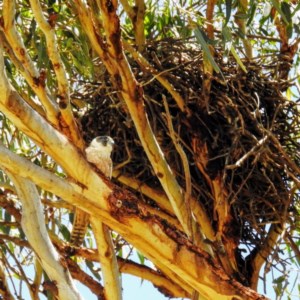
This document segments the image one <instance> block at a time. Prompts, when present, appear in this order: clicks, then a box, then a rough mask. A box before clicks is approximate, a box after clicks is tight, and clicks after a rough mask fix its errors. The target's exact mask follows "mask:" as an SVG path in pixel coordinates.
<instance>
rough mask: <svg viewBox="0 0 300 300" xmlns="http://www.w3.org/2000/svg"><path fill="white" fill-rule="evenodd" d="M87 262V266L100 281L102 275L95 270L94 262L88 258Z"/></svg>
mask: <svg viewBox="0 0 300 300" xmlns="http://www.w3.org/2000/svg"><path fill="white" fill-rule="evenodd" d="M85 263H86V266H87V267H88V268H89V270H90V271H91V272H92V274H93V275H94V276H95V277H96V278H97V279H98V280H99V281H100V280H101V276H100V274H99V272H98V271H96V270H95V268H94V263H93V262H92V261H89V260H86V261H85Z"/></svg>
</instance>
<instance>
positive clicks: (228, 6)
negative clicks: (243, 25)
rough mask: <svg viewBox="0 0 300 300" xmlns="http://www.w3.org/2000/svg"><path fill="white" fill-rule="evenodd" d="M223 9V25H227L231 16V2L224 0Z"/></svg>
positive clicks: (230, 0)
mask: <svg viewBox="0 0 300 300" xmlns="http://www.w3.org/2000/svg"><path fill="white" fill-rule="evenodd" d="M225 8H226V18H225V25H227V23H228V22H229V19H230V16H231V9H232V0H225Z"/></svg>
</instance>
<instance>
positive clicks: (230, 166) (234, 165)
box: [225, 134, 269, 170]
mask: <svg viewBox="0 0 300 300" xmlns="http://www.w3.org/2000/svg"><path fill="white" fill-rule="evenodd" d="M268 138H269V135H268V134H267V135H266V136H265V137H263V138H262V139H261V140H259V141H258V142H257V144H256V145H255V146H254V147H253V148H252V149H251V150H250V151H249V152H247V153H246V154H245V155H244V156H242V157H241V158H240V159H239V160H238V161H237V162H236V163H235V164H232V165H227V166H226V167H225V168H226V169H228V170H233V169H236V168H239V167H240V166H241V165H242V164H243V162H244V161H245V160H246V159H247V158H248V157H249V156H251V155H252V154H254V153H255V151H256V150H257V149H258V148H259V147H261V146H262V145H263V144H265V142H266V141H267V139H268Z"/></svg>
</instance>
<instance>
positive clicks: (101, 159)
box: [70, 136, 114, 246]
mask: <svg viewBox="0 0 300 300" xmlns="http://www.w3.org/2000/svg"><path fill="white" fill-rule="evenodd" d="M113 146H114V140H113V139H112V138H111V137H110V136H97V137H95V138H94V139H93V140H92V142H91V143H90V145H89V146H88V147H87V148H86V149H85V153H86V158H87V160H88V161H89V162H90V163H93V164H94V165H96V167H97V168H98V169H99V170H100V171H101V172H102V173H103V174H104V175H105V176H106V177H108V178H109V179H110V178H111V176H112V160H111V157H110V155H111V152H112V150H113ZM89 220H90V216H89V214H87V213H86V212H84V211H82V210H80V209H76V210H75V217H74V222H73V230H72V234H71V240H70V241H71V244H73V245H74V246H80V245H81V244H82V242H83V239H84V236H85V233H86V230H87V227H88V225H89Z"/></svg>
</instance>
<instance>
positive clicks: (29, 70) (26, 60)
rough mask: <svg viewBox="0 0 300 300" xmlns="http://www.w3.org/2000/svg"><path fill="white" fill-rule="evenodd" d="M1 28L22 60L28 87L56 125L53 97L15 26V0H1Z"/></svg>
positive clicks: (55, 108)
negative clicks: (41, 78) (42, 80)
mask: <svg viewBox="0 0 300 300" xmlns="http://www.w3.org/2000/svg"><path fill="white" fill-rule="evenodd" d="M3 21H4V24H3V30H4V33H5V36H6V38H7V41H8V42H9V44H10V46H11V47H12V49H13V51H14V54H15V56H16V57H17V59H18V60H19V61H20V62H22V66H23V68H22V69H21V70H20V71H21V72H22V74H23V75H24V78H25V79H26V80H27V82H28V84H29V85H30V87H31V88H32V89H33V90H34V92H35V93H36V94H37V96H38V97H39V99H40V101H41V102H42V104H43V106H44V108H45V111H46V113H47V117H48V119H49V121H50V122H51V123H52V124H55V125H57V124H58V119H57V113H58V111H57V107H56V104H55V102H54V101H53V99H51V97H50V96H49V92H47V91H46V89H45V86H44V82H41V80H40V75H41V74H40V73H39V71H38V70H37V69H36V67H35V66H34V64H33V62H32V60H31V58H30V56H29V54H28V52H27V50H26V47H25V45H24V43H23V41H22V38H21V36H20V35H19V33H18V31H17V30H16V27H15V0H4V1H3Z"/></svg>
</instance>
